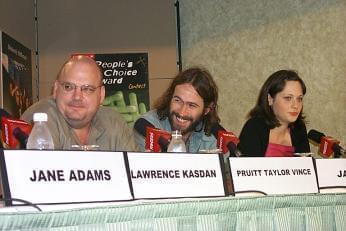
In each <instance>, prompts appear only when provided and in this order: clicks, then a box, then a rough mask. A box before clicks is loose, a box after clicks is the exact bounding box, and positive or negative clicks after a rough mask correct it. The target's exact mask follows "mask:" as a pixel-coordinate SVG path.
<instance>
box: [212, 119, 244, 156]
mask: <svg viewBox="0 0 346 231" xmlns="http://www.w3.org/2000/svg"><path fill="white" fill-rule="evenodd" d="M211 133H212V134H213V135H214V136H215V138H217V147H218V148H219V149H221V150H222V152H223V154H225V153H227V152H228V151H229V152H230V156H231V157H240V156H242V154H241V152H240V151H239V150H238V149H237V145H238V143H239V139H238V137H237V136H236V135H234V133H232V132H228V131H226V129H224V128H223V127H222V126H221V125H220V124H218V123H217V124H215V125H214V126H213V127H212V128H211Z"/></svg>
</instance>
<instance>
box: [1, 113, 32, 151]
mask: <svg viewBox="0 0 346 231" xmlns="http://www.w3.org/2000/svg"><path fill="white" fill-rule="evenodd" d="M16 128H20V129H21V130H22V131H23V132H24V133H26V134H28V135H29V134H30V132H31V128H32V126H31V124H29V123H27V122H25V121H24V120H15V119H9V118H6V117H2V123H1V130H2V140H3V142H4V143H5V144H6V145H7V146H8V147H9V148H16V147H17V144H18V140H17V139H16V138H15V136H14V134H13V130H14V129H16Z"/></svg>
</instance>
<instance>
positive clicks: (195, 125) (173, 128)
mask: <svg viewBox="0 0 346 231" xmlns="http://www.w3.org/2000/svg"><path fill="white" fill-rule="evenodd" d="M173 116H176V117H178V118H182V119H184V120H189V121H191V122H192V123H191V124H190V126H188V127H187V128H186V129H185V130H181V128H179V127H174V125H173ZM168 120H169V123H170V124H171V128H172V131H174V130H180V131H181V134H182V135H185V134H187V133H190V132H193V131H195V128H196V127H197V126H198V124H199V123H200V122H201V121H202V120H203V116H200V117H199V118H198V119H196V120H195V121H193V119H192V118H191V117H189V116H180V115H179V114H178V113H176V112H171V113H170V114H169V117H168Z"/></svg>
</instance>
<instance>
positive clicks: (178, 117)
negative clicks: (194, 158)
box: [135, 67, 220, 153]
mask: <svg viewBox="0 0 346 231" xmlns="http://www.w3.org/2000/svg"><path fill="white" fill-rule="evenodd" d="M217 100H218V88H217V86H216V84H215V82H214V80H213V78H212V76H211V74H210V73H209V72H208V71H207V70H206V69H203V68H199V67H194V68H189V69H186V70H185V71H183V72H181V73H179V74H178V75H177V76H176V77H175V78H174V79H173V81H172V82H171V84H170V86H169V88H168V89H167V91H166V92H165V93H164V94H163V95H162V96H161V97H160V98H159V99H158V100H157V101H156V104H155V106H154V109H153V110H151V111H149V112H148V113H146V114H144V115H143V116H142V117H141V118H144V119H145V120H147V121H148V122H149V123H151V124H152V125H154V126H155V127H156V128H158V129H162V130H165V131H168V132H171V131H173V130H179V131H181V133H182V135H183V140H184V141H185V144H186V148H187V151H188V152H192V153H194V152H196V153H197V152H199V150H201V149H215V148H216V138H215V137H214V136H213V135H211V127H212V125H213V124H215V123H219V122H220V118H219V116H218V114H217ZM135 139H136V142H137V144H138V145H139V146H140V148H141V149H142V151H144V150H145V137H143V136H142V135H141V134H139V133H138V132H136V130H135Z"/></svg>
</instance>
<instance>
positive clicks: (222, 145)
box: [217, 130, 239, 153]
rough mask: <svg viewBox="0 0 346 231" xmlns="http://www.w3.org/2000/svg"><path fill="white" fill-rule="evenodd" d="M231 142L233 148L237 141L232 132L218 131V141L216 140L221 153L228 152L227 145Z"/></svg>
mask: <svg viewBox="0 0 346 231" xmlns="http://www.w3.org/2000/svg"><path fill="white" fill-rule="evenodd" d="M229 142H232V143H233V144H234V145H235V146H237V145H238V143H239V139H238V137H237V136H236V135H234V134H233V133H232V132H227V131H221V130H219V131H218V139H217V147H218V148H219V149H221V150H222V152H223V153H227V152H228V151H229V149H228V147H227V144H228V143H229Z"/></svg>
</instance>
